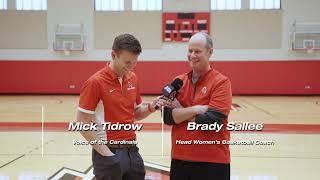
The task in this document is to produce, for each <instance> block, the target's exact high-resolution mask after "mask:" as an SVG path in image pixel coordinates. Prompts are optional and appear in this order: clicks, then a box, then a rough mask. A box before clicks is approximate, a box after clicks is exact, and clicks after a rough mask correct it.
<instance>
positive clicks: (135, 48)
mask: <svg viewBox="0 0 320 180" xmlns="http://www.w3.org/2000/svg"><path fill="white" fill-rule="evenodd" d="M112 50H115V51H121V50H127V51H130V52H132V53H134V54H136V55H139V54H140V53H141V45H140V42H139V40H138V39H137V38H135V37H134V36H133V35H131V34H121V35H119V36H117V37H116V38H114V41H113V45H112Z"/></svg>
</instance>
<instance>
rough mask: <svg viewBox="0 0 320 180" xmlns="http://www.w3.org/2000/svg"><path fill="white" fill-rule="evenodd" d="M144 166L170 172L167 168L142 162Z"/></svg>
mask: <svg viewBox="0 0 320 180" xmlns="http://www.w3.org/2000/svg"><path fill="white" fill-rule="evenodd" d="M144 165H145V166H147V167H151V168H155V169H158V170H162V171H166V172H170V168H169V167H165V166H161V165H158V164H153V163H149V162H144Z"/></svg>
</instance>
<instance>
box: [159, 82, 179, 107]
mask: <svg viewBox="0 0 320 180" xmlns="http://www.w3.org/2000/svg"><path fill="white" fill-rule="evenodd" d="M182 86H183V81H182V80H181V79H179V78H176V79H175V80H174V81H172V82H171V84H167V85H166V86H165V87H164V88H163V89H162V94H163V95H164V96H165V97H167V98H169V99H171V100H174V99H175V98H176V96H177V95H178V93H179V90H180V89H181V87H182ZM155 109H159V107H158V106H156V107H155Z"/></svg>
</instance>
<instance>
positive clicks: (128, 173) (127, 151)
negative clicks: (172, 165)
mask: <svg viewBox="0 0 320 180" xmlns="http://www.w3.org/2000/svg"><path fill="white" fill-rule="evenodd" d="M110 150H111V151H112V152H113V153H114V154H115V155H114V156H102V155H100V154H99V153H98V152H97V151H96V150H94V149H93V150H92V162H93V174H94V175H95V178H96V179H97V180H144V176H145V169H144V163H143V160H142V158H141V156H140V154H139V148H138V147H136V146H134V147H129V148H121V149H118V148H117V149H115V148H110Z"/></svg>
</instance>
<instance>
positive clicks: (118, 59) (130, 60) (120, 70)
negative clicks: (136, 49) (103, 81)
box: [112, 50, 138, 76]
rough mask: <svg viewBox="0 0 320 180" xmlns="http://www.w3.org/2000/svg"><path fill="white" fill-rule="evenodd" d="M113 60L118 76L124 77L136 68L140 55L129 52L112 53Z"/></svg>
mask: <svg viewBox="0 0 320 180" xmlns="http://www.w3.org/2000/svg"><path fill="white" fill-rule="evenodd" d="M112 58H113V61H114V68H115V71H116V73H117V74H118V76H123V75H125V74H127V73H128V72H129V71H132V70H133V69H134V68H135V66H136V65H137V60H138V55H136V54H134V53H132V52H130V51H127V50H121V51H117V52H116V51H112Z"/></svg>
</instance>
